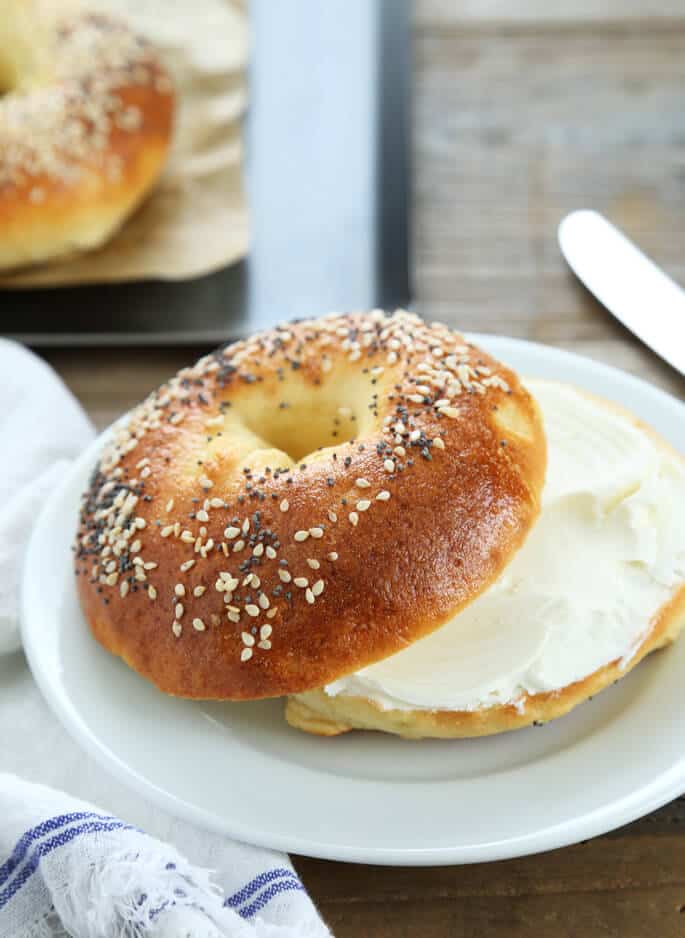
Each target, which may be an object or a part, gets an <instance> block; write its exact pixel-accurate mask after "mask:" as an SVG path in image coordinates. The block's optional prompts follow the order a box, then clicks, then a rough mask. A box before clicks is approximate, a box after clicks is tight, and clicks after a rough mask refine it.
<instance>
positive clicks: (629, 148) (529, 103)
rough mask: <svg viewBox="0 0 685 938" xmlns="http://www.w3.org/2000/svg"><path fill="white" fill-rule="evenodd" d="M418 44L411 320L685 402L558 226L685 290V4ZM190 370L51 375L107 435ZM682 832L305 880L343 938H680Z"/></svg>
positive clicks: (437, 37)
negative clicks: (593, 285)
mask: <svg viewBox="0 0 685 938" xmlns="http://www.w3.org/2000/svg"><path fill="white" fill-rule="evenodd" d="M549 7H552V8H553V9H552V10H551V11H550V9H549ZM457 11H458V12H457ZM415 39H416V42H415V49H416V106H415V118H414V123H415V135H414V141H415V143H414V167H415V177H416V183H415V185H416V192H415V206H416V213H415V223H414V231H415V265H414V266H415V283H416V293H417V308H418V310H419V311H421V312H422V313H424V314H425V315H426V316H427V317H429V318H431V319H434V318H435V319H443V320H446V321H447V322H450V323H453V324H455V325H457V326H459V327H460V328H463V329H471V330H480V331H484V332H499V333H505V334H509V335H515V336H524V337H526V338H529V339H534V340H536V341H539V342H547V343H551V344H553V345H557V346H560V347H563V348H567V349H571V350H573V351H576V352H580V353H582V354H585V355H589V356H590V357H593V358H597V359H599V360H600V361H604V362H610V363H612V364H615V365H618V366H620V367H622V368H624V369H626V370H628V371H631V372H634V373H636V374H639V375H642V376H643V377H645V378H648V379H649V380H651V381H653V382H654V383H655V384H657V385H659V386H661V387H663V388H665V389H667V390H669V391H670V392H671V393H673V394H675V395H676V396H677V397H680V398H681V399H685V380H684V379H683V378H681V377H679V376H678V375H676V374H675V372H673V371H671V370H670V369H669V368H668V367H667V366H666V365H664V364H663V363H661V362H660V361H659V359H657V358H656V357H655V356H654V355H652V353H651V352H649V351H648V350H647V349H645V348H643V347H642V346H640V345H639V344H638V343H637V342H636V341H635V340H634V339H633V338H632V337H631V336H630V335H629V334H628V333H627V332H626V331H625V330H624V329H622V327H621V326H619V325H617V324H616V323H615V322H614V321H613V320H612V319H611V317H610V316H609V315H608V314H607V313H606V312H605V311H604V310H603V309H602V308H601V307H600V306H599V305H598V304H597V303H595V302H594V301H593V300H592V299H591V298H590V297H589V296H588V295H587V294H586V293H585V292H584V290H583V289H582V288H581V287H579V286H578V284H577V283H576V282H574V280H573V279H572V277H571V276H570V274H569V273H568V272H567V270H566V268H565V267H564V264H563V262H562V260H561V258H560V256H559V252H558V249H557V245H556V235H555V232H556V226H557V223H558V221H559V220H560V218H561V217H562V215H563V214H564V213H565V212H566V211H569V210H571V209H574V208H579V207H582V206H592V207H595V208H598V209H599V210H601V211H603V212H604V213H605V214H606V215H608V216H609V217H610V218H611V219H613V220H614V221H616V222H617V223H618V224H620V225H621V226H622V227H623V228H624V229H625V230H626V231H627V232H628V233H629V234H630V235H632V236H633V237H634V238H635V239H636V240H637V241H638V242H639V243H640V244H641V245H643V246H644V248H645V249H646V250H647V251H648V252H649V253H650V254H651V255H652V256H653V257H654V258H655V259H656V260H657V261H658V262H659V263H660V264H661V265H662V266H663V267H665V268H666V269H667V270H668V271H670V272H671V273H672V274H673V275H674V276H676V277H677V278H679V279H680V280H681V282H684V283H685V6H684V5H683V3H682V0H662V2H659V0H605V2H603V3H598V2H596V0H558V2H556V3H549V2H548V0H468V2H467V0H465V2H464V3H458V4H457V3H453V2H452V0H419V2H418V4H417V14H416V24H415ZM195 354H196V352H195V351H194V350H193V351H191V350H188V349H173V350H169V349H165V350H147V349H146V350H144V351H135V352H125V353H119V352H116V351H88V352H84V351H76V350H73V351H70V350H61V351H52V352H50V353H49V354H48V355H47V358H48V359H49V360H50V361H51V362H52V363H53V364H54V365H55V367H56V368H57V369H58V371H59V372H60V373H61V374H62V375H63V376H64V378H65V380H66V381H67V383H68V384H69V385H70V386H71V388H72V389H73V390H74V392H75V393H76V395H77V396H78V397H79V398H80V400H81V401H82V402H83V403H84V405H85V406H86V408H87V409H88V411H89V413H90V414H91V415H92V417H93V418H94V420H95V422H96V423H97V424H98V426H104V425H105V424H107V423H109V421H111V420H112V418H114V417H116V416H117V415H118V414H120V413H121V412H122V411H124V410H126V409H127V408H128V407H130V406H131V405H133V404H134V403H135V402H137V401H138V400H139V399H140V398H141V397H142V396H143V395H144V394H145V393H146V392H147V391H148V390H150V389H151V388H153V387H154V386H155V385H156V384H158V383H159V382H161V381H162V380H163V379H164V378H166V377H167V376H168V375H169V374H170V373H171V372H173V371H174V370H175V369H177V368H178V367H179V366H181V365H182V364H184V363H186V362H187V361H188V360H189V359H190V358H191V357H192V356H193V355H195ZM680 703H681V702H680V701H674V705H680ZM591 783H592V782H591V779H586V780H583V781H581V780H579V784H591ZM533 796H534V793H532V792H531V797H533ZM331 810H332V811H334V810H335V805H331ZM684 825H685V801H684V800H683V799H679V800H678V801H676V802H674V803H673V804H671V805H669V806H668V807H666V808H663V809H662V810H660V811H657V812H656V813H655V814H653V815H651V816H649V817H646V818H644V819H642V820H641V821H638V822H636V823H634V824H632V825H630V826H629V827H626V828H624V829H622V830H619V831H617V832H615V833H613V834H610V835H607V836H605V837H600V838H598V839H596V840H593V841H590V842H587V843H584V844H579V845H577V846H574V847H568V848H565V849H563V850H558V851H555V852H552V853H547V854H544V855H541V856H536V857H527V858H523V859H518V860H510V861H507V862H500V863H495V864H489V865H485V864H483V865H475V866H469V867H447V868H432V869H420V870H412V869H391V868H383V867H366V866H352V865H345V864H339V863H328V862H323V861H315V860H308V859H304V858H296V865H297V867H298V869H299V871H300V873H301V875H302V877H303V879H304V881H305V883H306V885H307V886H308V887H309V889H310V890H311V893H312V895H313V897H314V898H315V900H316V901H317V902H318V904H319V906H320V908H321V910H322V912H323V914H324V915H325V917H326V918H327V920H328V921H329V923H330V924H331V926H332V927H333V929H334V930H335V934H336V935H337V936H338V938H353V936H354V938H359V936H374V938H400V936H421V938H442V936H452V935H454V936H465V938H479V936H483V938H485V936H487V938H499V936H501V938H504V936H506V938H552V936H553V938H571V936H573V938H576V936H578V938H594V936H616V938H619V936H620V938H645V936H654V938H675V936H683V935H685V826H684Z"/></svg>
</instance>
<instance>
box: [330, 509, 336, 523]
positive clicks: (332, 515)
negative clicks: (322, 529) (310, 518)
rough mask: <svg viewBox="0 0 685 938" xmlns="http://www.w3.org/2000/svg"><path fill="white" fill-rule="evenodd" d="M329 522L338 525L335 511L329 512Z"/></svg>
mask: <svg viewBox="0 0 685 938" xmlns="http://www.w3.org/2000/svg"><path fill="white" fill-rule="evenodd" d="M328 520H329V521H331V522H332V523H333V524H335V523H336V521H337V520H338V516H337V515H336V513H335V512H334V511H329V512H328Z"/></svg>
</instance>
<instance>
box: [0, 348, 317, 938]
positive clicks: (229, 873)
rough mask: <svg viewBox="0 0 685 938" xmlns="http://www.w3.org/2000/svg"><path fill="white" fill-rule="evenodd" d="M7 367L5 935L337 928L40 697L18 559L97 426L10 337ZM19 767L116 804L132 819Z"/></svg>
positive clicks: (2, 595) (2, 419)
mask: <svg viewBox="0 0 685 938" xmlns="http://www.w3.org/2000/svg"><path fill="white" fill-rule="evenodd" d="M0 374H2V376H3V379H2V382H0V439H2V440H3V447H4V449H3V452H4V453H5V454H6V458H4V459H3V460H2V461H1V464H0V938H68V936H71V938H147V936H152V938H162V936H164V938H167V936H168V938H218V936H229V935H230V936H232V938H233V936H235V938H326V936H330V932H329V930H328V929H327V928H326V926H325V925H324V924H323V922H322V921H321V919H320V918H319V915H318V914H317V912H316V909H315V908H314V905H313V903H312V902H311V900H310V898H309V896H308V895H307V893H306V891H305V889H304V887H303V886H302V883H301V882H300V880H299V878H298V877H297V875H296V874H295V872H294V871H293V867H292V865H291V863H290V860H289V859H288V857H287V856H286V855H285V854H281V853H275V852H272V851H269V850H263V849H258V848H256V847H252V846H248V845H246V844H241V843H236V842H234V841H231V840H228V839H227V838H225V837H219V836H215V835H211V834H208V833H205V832H203V831H200V830H197V829H196V828H194V827H193V826H192V825H190V824H186V823H184V822H182V821H178V820H175V819H173V818H170V817H169V816H168V815H166V814H165V813H164V812H162V811H159V810H158V809H156V808H154V807H153V806H151V805H146V804H145V803H144V802H143V801H142V800H141V799H139V798H135V797H132V796H131V795H130V794H129V793H128V792H127V791H125V790H123V789H121V786H119V785H118V784H117V783H116V782H115V781H114V780H113V779H110V778H109V776H107V774H106V773H105V772H103V771H102V770H101V769H99V767H98V766H96V765H95V764H94V763H93V762H92V760H90V759H89V758H88V757H87V756H85V755H84V754H83V753H82V752H81V751H80V750H79V748H78V746H77V745H76V744H75V743H74V742H72V740H71V739H70V738H69V737H68V736H67V735H66V733H65V732H64V730H63V729H62V727H61V726H60V725H59V723H58V721H57V720H56V719H55V718H54V716H53V715H52V714H51V713H50V711H49V710H48V708H47V706H46V705H45V702H44V701H43V700H42V698H41V695H40V693H39V692H38V689H37V688H36V686H35V684H34V682H33V680H32V678H31V676H30V673H29V671H28V668H27V666H26V662H25V661H24V659H23V656H22V655H21V654H20V653H18V652H17V651H16V649H17V648H18V646H19V644H20V642H19V630H18V616H19V579H20V573H21V561H22V558H23V554H24V549H25V547H26V543H27V541H28V536H29V533H30V530H31V523H32V521H33V520H34V519H35V517H36V515H37V513H38V511H39V510H40V506H41V504H42V502H43V500H44V498H45V497H46V495H47V494H48V493H49V491H50V490H51V489H52V488H53V487H54V486H55V485H56V484H57V482H58V481H59V479H60V478H61V476H62V474H63V473H64V472H65V471H66V469H67V468H68V467H69V464H70V461H71V460H72V459H74V458H75V457H76V456H77V455H78V453H79V452H80V451H81V450H82V449H83V448H84V447H85V446H86V445H87V443H88V442H89V441H90V440H91V439H92V435H93V430H92V427H91V425H90V423H89V421H88V419H87V418H86V416H85V414H84V413H83V411H82V410H81V408H80V406H79V405H78V403H77V402H76V400H75V399H74V398H73V397H72V395H71V394H70V393H69V392H68V391H67V389H66V388H65V387H64V385H63V384H62V382H61V381H60V380H59V378H58V377H57V375H56V374H55V373H54V372H53V371H52V370H51V369H50V368H49V367H48V366H47V365H46V364H45V363H44V362H42V361H41V360H40V359H38V358H37V357H36V356H35V355H33V354H32V353H30V352H29V351H27V350H26V349H24V348H22V347H21V346H19V345H17V344H15V343H13V342H8V341H6V340H3V339H0ZM46 626H49V623H46ZM181 757H182V756H181ZM15 772H17V773H19V774H20V775H22V776H30V777H31V778H32V779H40V780H42V781H49V782H50V784H51V785H55V786H58V787H65V788H69V789H70V790H71V791H72V792H73V791H77V792H79V793H80V794H81V795H84V794H85V795H86V797H95V798H97V799H98V800H100V801H101V802H102V803H103V804H118V805H119V806H120V807H119V810H120V812H121V815H122V817H121V818H119V817H117V816H114V815H113V814H111V813H110V812H109V811H107V810H102V809H100V808H97V807H94V806H93V805H92V804H88V803H86V802H84V801H79V800H77V799H76V798H74V797H72V796H70V795H68V794H65V793H64V792H61V791H57V790H56V789H53V788H48V787H44V786H42V785H36V784H31V783H29V782H28V781H25V780H23V779H22V778H19V777H18V776H17V775H14V774H10V773H15ZM229 795H230V792H227V797H228V796H229ZM127 817H128V818H130V817H135V818H136V819H137V822H138V825H141V822H142V826H144V827H146V828H147V829H148V830H151V831H156V832H158V833H159V832H161V834H162V836H163V837H164V838H165V839H166V840H169V841H173V843H174V844H175V845H177V847H178V848H180V849H176V847H174V846H171V845H170V844H169V843H165V842H164V841H163V840H158V839H155V838H154V837H152V836H148V835H147V834H145V833H143V831H142V830H140V829H139V828H138V826H134V824H133V823H132V822H130V821H129V822H127V820H126V818H127Z"/></svg>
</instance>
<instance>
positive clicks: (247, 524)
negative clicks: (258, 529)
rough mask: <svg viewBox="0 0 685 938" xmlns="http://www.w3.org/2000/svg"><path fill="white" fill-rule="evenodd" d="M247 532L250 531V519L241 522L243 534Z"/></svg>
mask: <svg viewBox="0 0 685 938" xmlns="http://www.w3.org/2000/svg"><path fill="white" fill-rule="evenodd" d="M249 530H250V519H249V518H245V520H244V521H243V527H242V531H243V534H247V532H248V531H249Z"/></svg>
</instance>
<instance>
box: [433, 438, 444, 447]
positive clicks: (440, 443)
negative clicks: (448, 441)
mask: <svg viewBox="0 0 685 938" xmlns="http://www.w3.org/2000/svg"><path fill="white" fill-rule="evenodd" d="M433 446H434V447H435V448H436V449H444V448H445V444H444V442H443V441H442V440H441V438H440V437H439V436H436V437H435V438H434V439H433Z"/></svg>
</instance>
